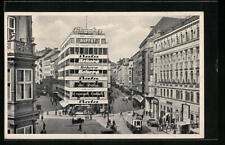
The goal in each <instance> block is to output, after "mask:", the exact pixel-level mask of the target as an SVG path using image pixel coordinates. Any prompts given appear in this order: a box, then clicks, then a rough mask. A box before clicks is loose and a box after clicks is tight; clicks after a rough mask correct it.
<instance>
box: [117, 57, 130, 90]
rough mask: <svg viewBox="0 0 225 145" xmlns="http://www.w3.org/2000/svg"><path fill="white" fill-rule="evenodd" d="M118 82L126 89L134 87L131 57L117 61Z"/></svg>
mask: <svg viewBox="0 0 225 145" xmlns="http://www.w3.org/2000/svg"><path fill="white" fill-rule="evenodd" d="M117 64H118V65H117V70H116V73H117V77H116V78H117V82H118V84H119V85H120V86H123V88H125V89H127V90H128V89H132V71H133V61H132V60H130V59H129V58H123V59H120V60H119V61H118V62H117Z"/></svg>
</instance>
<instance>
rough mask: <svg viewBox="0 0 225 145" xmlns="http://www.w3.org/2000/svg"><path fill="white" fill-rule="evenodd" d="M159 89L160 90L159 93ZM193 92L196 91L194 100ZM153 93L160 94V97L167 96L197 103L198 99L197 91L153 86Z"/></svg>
mask: <svg viewBox="0 0 225 145" xmlns="http://www.w3.org/2000/svg"><path fill="white" fill-rule="evenodd" d="M159 90H160V94H159ZM175 91H176V92H175ZM194 93H196V98H195V100H194ZM174 94H175V95H174ZM155 95H160V96H161V97H168V98H171V99H177V100H185V101H190V102H192V103H199V101H200V100H199V99H200V98H199V92H192V91H182V90H174V89H162V88H160V89H159V88H155Z"/></svg>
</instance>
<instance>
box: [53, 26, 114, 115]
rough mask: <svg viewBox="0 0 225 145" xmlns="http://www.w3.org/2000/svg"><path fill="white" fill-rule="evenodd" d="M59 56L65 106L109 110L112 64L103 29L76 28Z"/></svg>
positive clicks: (101, 110) (61, 92)
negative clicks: (110, 64) (109, 62)
mask: <svg viewBox="0 0 225 145" xmlns="http://www.w3.org/2000/svg"><path fill="white" fill-rule="evenodd" d="M60 49H61V50H60V53H59V55H58V57H59V61H58V80H59V84H58V86H57V87H58V88H57V89H58V96H59V97H61V98H62V99H63V101H61V104H62V105H63V104H64V105H63V106H66V105H69V106H73V107H74V108H75V110H79V108H83V109H84V110H86V108H89V109H91V110H92V111H94V112H103V111H105V110H107V108H106V107H107V104H108V83H109V77H110V76H109V75H108V71H109V64H108V46H107V42H106V36H105V34H104V32H103V31H102V30H100V29H95V28H94V29H89V28H80V27H76V28H74V29H73V31H72V32H71V33H70V35H69V36H68V37H67V38H66V40H65V41H64V42H63V43H62V45H61V48H60Z"/></svg>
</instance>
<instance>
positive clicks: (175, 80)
mask: <svg viewBox="0 0 225 145" xmlns="http://www.w3.org/2000/svg"><path fill="white" fill-rule="evenodd" d="M199 37H200V32H199V16H191V17H187V18H186V19H184V20H182V22H180V23H178V24H177V25H175V26H173V27H171V29H168V30H165V31H164V32H163V33H161V35H158V36H157V37H156V38H154V78H155V84H154V93H155V95H154V96H155V97H156V98H157V99H158V100H159V106H158V108H159V110H158V111H159V117H162V118H163V119H166V121H169V122H171V121H174V122H175V123H182V124H197V126H198V124H199V116H200V114H199V107H200V106H199V103H200V94H199V83H200V82H199V51H200V48H199Z"/></svg>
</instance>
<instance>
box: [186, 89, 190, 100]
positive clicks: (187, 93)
mask: <svg viewBox="0 0 225 145" xmlns="http://www.w3.org/2000/svg"><path fill="white" fill-rule="evenodd" d="M185 94H186V98H185V100H186V101H189V100H190V97H189V92H187V91H186V93H185Z"/></svg>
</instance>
